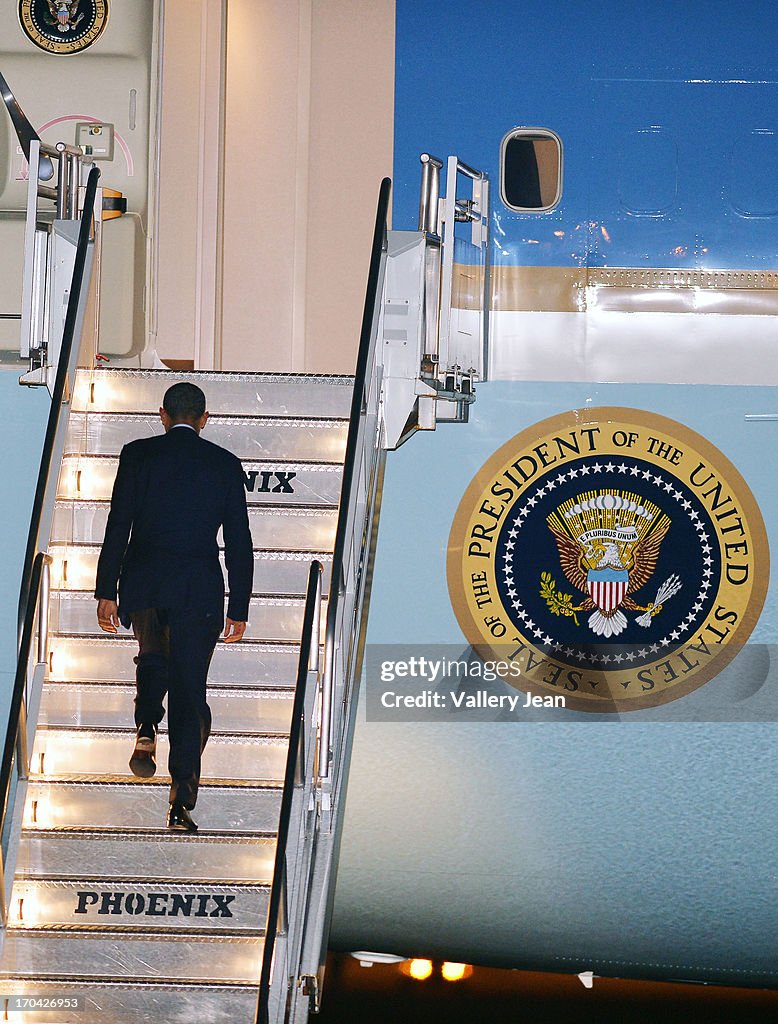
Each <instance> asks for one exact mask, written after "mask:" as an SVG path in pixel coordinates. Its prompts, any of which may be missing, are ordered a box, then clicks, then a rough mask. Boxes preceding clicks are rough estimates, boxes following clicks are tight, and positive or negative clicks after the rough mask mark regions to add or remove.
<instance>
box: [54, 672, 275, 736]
mask: <svg viewBox="0 0 778 1024" xmlns="http://www.w3.org/2000/svg"><path fill="white" fill-rule="evenodd" d="M134 697H135V687H134V686H133V685H131V684H127V683H114V684H106V685H101V684H100V683H86V682H76V683H62V682H55V683H52V682H49V683H46V684H45V685H44V687H43V696H42V700H41V710H40V715H39V718H38V721H39V724H40V725H47V726H61V727H68V726H79V727H89V728H93V729H94V728H96V729H101V728H113V727H117V726H118V727H123V728H130V729H131V728H133V727H134V718H133V711H134V705H133V700H134ZM293 701H294V694H293V692H292V691H291V690H280V689H279V690H270V689H267V690H260V689H256V690H253V689H252V690H237V689H235V688H234V687H232V688H219V687H214V686H210V687H209V688H208V704H209V706H210V708H211V714H212V715H213V722H214V728H216V729H218V730H219V731H220V732H257V733H265V734H267V733H278V734H279V735H286V734H288V732H289V726H290V720H291V715H292V703H293ZM160 729H161V730H162V731H163V732H164V731H166V730H167V719H163V720H162V722H161V724H160Z"/></svg>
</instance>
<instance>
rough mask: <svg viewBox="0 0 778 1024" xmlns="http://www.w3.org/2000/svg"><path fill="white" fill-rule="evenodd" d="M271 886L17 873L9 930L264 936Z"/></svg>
mask: <svg viewBox="0 0 778 1024" xmlns="http://www.w3.org/2000/svg"><path fill="white" fill-rule="evenodd" d="M268 895H269V892H268V886H262V885H218V884H216V883H214V882H206V883H198V882H182V883H178V882H170V881H166V880H165V879H159V881H153V882H148V881H142V880H138V879H126V878H116V879H112V880H110V881H98V880H95V879H91V878H82V879H80V880H78V881H41V880H38V879H27V878H24V877H23V876H20V875H17V876H16V879H15V880H14V885H13V891H12V893H11V901H10V905H9V908H8V922H9V925H10V927H12V928H14V927H23V928H25V929H28V930H37V929H42V928H51V927H56V928H79V929H81V928H100V929H101V930H102V929H112V928H122V929H132V930H133V931H139V930H143V931H145V930H147V929H148V930H155V931H157V930H159V931H166V930H168V929H171V930H174V931H189V930H192V931H200V932H206V933H207V932H218V931H219V929H223V930H224V931H228V932H241V931H248V932H251V933H253V934H256V935H260V934H261V933H262V932H263V931H264V927H265V916H266V914H267V901H268Z"/></svg>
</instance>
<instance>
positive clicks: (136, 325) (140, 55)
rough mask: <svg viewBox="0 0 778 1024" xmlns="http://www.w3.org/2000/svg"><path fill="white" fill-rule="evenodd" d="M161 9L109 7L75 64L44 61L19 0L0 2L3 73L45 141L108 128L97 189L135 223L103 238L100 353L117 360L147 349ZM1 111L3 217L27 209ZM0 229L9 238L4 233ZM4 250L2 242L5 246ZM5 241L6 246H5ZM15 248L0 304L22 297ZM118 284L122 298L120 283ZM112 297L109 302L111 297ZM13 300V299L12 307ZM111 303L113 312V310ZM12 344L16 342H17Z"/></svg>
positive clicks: (22, 167) (149, 2)
mask: <svg viewBox="0 0 778 1024" xmlns="http://www.w3.org/2000/svg"><path fill="white" fill-rule="evenodd" d="M157 8H158V2H157V0H114V2H113V3H111V5H110V14H109V20H108V25H107V27H106V29H105V31H104V32H103V34H102V36H100V38H99V39H98V40H97V41H96V42H95V43H94V44H93V45H92V46H91V47H90V48H89V49H87V50H85V51H83V52H81V53H78V54H72V55H64V56H63V55H58V54H51V53H47V52H45V51H43V50H41V49H39V48H38V47H36V46H35V45H34V44H33V43H32V42H31V41H30V40H29V39H28V38H27V37H26V35H25V34H24V33H23V31H22V29H21V27H20V25H19V21H18V15H17V9H18V3H17V2H16V0H0V17H2V25H3V29H2V34H1V35H0V71H2V73H3V75H4V76H5V78H6V80H7V81H8V84H9V85H10V87H11V89H12V90H13V92H14V94H15V96H16V98H17V99H18V100H19V102H20V104H21V106H22V108H23V109H24V111H25V113H26V114H27V117H28V118H29V119H30V121H31V122H32V124H33V127H34V128H35V129H36V130H37V131H38V133H39V134H40V136H41V138H42V139H43V140H44V141H45V142H48V143H50V144H52V145H53V144H55V143H57V142H59V141H62V142H67V143H70V144H75V141H76V124H77V122H79V121H89V120H98V121H103V122H106V123H109V124H112V125H114V129H115V145H114V157H113V160H111V161H100V163H99V167H100V171H101V184H103V185H107V186H109V187H110V188H114V189H118V190H119V191H121V192H122V193H123V194H124V195H125V197H126V198H127V208H128V210H129V211H131V212H132V213H133V214H134V215H135V216H134V217H133V218H130V219H128V223H126V224H124V225H122V226H121V227H117V223H116V222H114V223H113V224H111V225H109V228H110V230H107V231H106V238H107V239H108V248H109V251H108V252H107V253H106V260H105V263H106V266H107V267H109V268H110V274H111V285H110V289H107V288H104V290H103V294H104V301H103V307H102V315H101V329H102V331H103V337H102V339H101V348H102V349H103V350H104V351H106V352H109V353H114V354H116V355H127V354H130V353H135V352H140V351H141V350H142V349H143V347H144V345H145V338H146V331H145V323H144V310H143V293H144V287H145V283H146V256H145V244H141V240H142V239H143V236H144V234H145V230H146V226H147V224H148V206H149V201H148V196H149V151H150V145H149V139H150V134H153V131H150V125H151V122H152V121H155V120H156V115H155V110H154V107H155V104H154V101H153V65H154V59H153V48H154V38H155V35H154V22H155V16H156V15H155V12H156V10H157ZM18 150H19V146H18V142H17V139H16V135H15V133H14V131H13V127H12V125H11V122H10V119H9V118H8V116H7V114H6V111H5V110H4V109H0V210H3V211H7V210H12V211H22V210H24V208H25V205H26V189H27V183H26V180H25V178H26V164H25V161H24V159H23V157H22V154H21V153H20V152H19V151H18ZM0 230H3V231H4V230H5V229H4V228H0ZM3 242H5V238H3ZM10 242H11V239H10V237H9V243H10ZM22 258H23V254H22V247H21V245H15V244H9V246H8V247H6V245H5V244H3V246H2V250H0V271H1V273H0V276H1V277H2V278H3V279H4V283H3V284H2V285H0V289H2V291H0V294H2V296H3V304H4V305H5V304H7V301H8V300H7V299H6V295H5V291H6V284H5V279H7V281H8V288H9V289H11V288H13V287H16V288H17V289H19V298H18V299H17V300H16V304H17V306H18V305H20V282H21V266H22ZM118 281H121V282H122V287H121V290H120V291H118V290H117V288H116V282H118ZM109 292H110V294H109ZM10 298H11V297H10V296H9V299H10ZM114 298H116V299H117V301H116V303H115V304H113V305H112V303H113V300H114ZM14 344H15V343H14Z"/></svg>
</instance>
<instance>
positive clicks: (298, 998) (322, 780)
mask: <svg viewBox="0 0 778 1024" xmlns="http://www.w3.org/2000/svg"><path fill="white" fill-rule="evenodd" d="M390 192H391V181H390V180H389V178H384V180H383V181H382V183H381V188H380V191H379V198H378V208H377V212H376V220H375V228H374V232H373V244H372V250H371V257H370V269H369V272H368V278H367V288H366V295H365V306H364V312H363V317H362V327H361V333H360V342H359V351H358V355H357V363H356V371H355V377H354V391H353V395H352V401H351V412H350V418H349V427H348V436H347V440H346V453H345V461H344V466H343V477H342V483H341V491H340V504H339V510H338V523H337V527H336V534H335V547H334V553H333V561H332V569H331V577H330V586H329V593H328V599H327V600H328V606H327V620H326V628H325V644H324V663H323V666H321V668H320V667H319V662H318V656H319V647H318V644H315V645H314V646H313V648H311V650H310V656H311V657H312V658H313V661H312V663H311V668H310V669H309V671H308V676H307V687H306V690H305V695H306V696H305V699H307V700H308V701H309V703H308V707H309V709H310V713H311V716H312V719H313V721H312V724H313V725H314V726H318V735H316V734H315V733H314V738H315V739H316V741H317V742H316V750H311V749H310V747H309V749H308V750H307V751H305V756H304V762H305V763H304V765H303V757H302V754H301V753H300V752H299V751H298V750H296V749H295V747H296V746H297V743H298V741H297V740H296V739H295V740H294V741H293V742H292V743H290V752H289V755H288V759H287V776H286V779H285V782H284V796H285V797H287V795H288V801H289V806H290V808H291V800H292V797H293V796H294V795H295V794H296V796H297V799H298V805H297V808H298V812H299V815H298V819H299V820H297V829H298V832H297V837H296V838H297V842H296V845H295V846H292V845H291V844H290V841H289V836H288V833H287V835H286V836H285V839H284V842H283V843H282V842H281V838H280V835H279V841H278V848H277V855H276V874H275V875H274V878H273V889H274V890H276V887H278V889H277V892H278V895H277V896H276V899H275V901H274V902H273V906H272V908H271V911H270V918H269V925H268V931H267V937H266V940H265V950H264V955H263V963H262V983H261V986H260V995H259V1001H258V1010H257V1024H282V1022H283V1024H287V1022H293V1021H296V1022H299V1021H300V1020H301V1019H307V1008H308V1006H309V1004H310V1005H311V1006H312V1007H313V1008H314V1009H318V1000H319V994H320V990H321V978H322V973H323V952H324V945H325V939H326V936H327V933H328V927H329V920H330V915H331V909H332V898H333V893H334V864H335V862H336V860H337V849H338V843H339V838H340V825H341V823H342V814H341V813H340V812H341V810H342V807H341V803H340V800H339V797H340V794H341V793H342V788H341V787H340V786H339V783H340V781H341V774H342V773H343V772H344V770H345V767H346V761H347V755H348V749H349V742H348V741H349V739H350V737H351V733H352V731H353V725H354V721H355V717H354V716H355V710H356V702H355V701H354V700H353V699H352V698H353V697H354V695H355V689H354V682H355V679H356V677H357V676H358V672H359V666H360V660H361V646H360V641H361V634H360V625H361V622H362V621H363V620H362V610H363V608H364V606H365V603H366V602H365V600H364V599H365V594H366V578H367V571H366V570H367V564H368V561H369V553H370V550H371V549H372V544H373V542H374V539H375V533H374V527H375V519H374V509H375V507H376V504H377V500H378V499H377V495H378V493H379V481H380V478H381V474H382V469H383V460H384V458H385V452H384V449H383V445H382V444H381V438H382V427H381V421H380V419H379V416H378V397H379V395H380V390H381V380H382V350H381V347H380V344H379V339H380V330H379V322H380V321H381V310H382V308H383V302H382V299H383V286H384V274H385V266H386V259H387V250H388V226H387V222H388V215H389V196H390ZM360 516H361V518H358V517H360ZM355 580H356V585H355ZM309 586H310V585H309ZM352 598H353V601H354V606H353V614H352V615H351V616H349V615H348V608H347V605H348V600H349V599H352ZM311 614H313V613H312V612H311ZM307 615H308V610H307V608H306V621H307ZM313 634H314V635H318V627H316V626H314V627H313ZM344 638H345V640H346V642H344V643H343V644H342V645H340V643H339V641H340V640H341V639H344ZM308 642H309V637H308V635H307V634H304V637H303V650H305V647H306V645H307V643H308ZM341 646H342V648H343V649H346V650H347V658H346V662H345V663H344V664H341V663H339V662H338V660H337V659H338V656H339V654H340V653H341ZM307 657H308V654H307V653H301V660H300V670H299V672H298V695H299V694H300V692H301V686H302V680H303V674H302V672H303V665H304V664H308V662H307V660H306V659H307ZM317 682H318V687H317V692H316V693H312V692H311V686H312V685H314V686H315V685H316V683H317ZM341 688H342V692H341ZM314 696H315V697H318V707H317V706H316V704H315V703H314V701H313V700H312V697H314ZM336 696H337V697H339V698H341V699H340V700H338V701H337V702H336ZM302 699H303V698H302V697H300V700H302ZM296 706H297V697H296ZM317 712H318V714H317ZM295 714H296V713H295ZM333 725H336V726H338V727H339V729H338V733H337V735H335V737H334V739H333ZM309 735H310V733H309ZM292 765H295V766H299V768H298V771H300V770H302V768H303V767H304V769H305V776H304V778H302V779H301V780H300V778H299V775H298V776H297V781H296V780H295V777H294V776H293V774H292V768H291V766H292ZM290 816H291V812H290ZM285 847H286V849H284V848H285ZM289 866H291V869H292V870H291V872H290V873H291V874H292V876H293V877H292V879H291V880H290V886H289V889H288V890H287V889H286V882H287V878H286V875H285V874H284V875H283V877H281V876H280V875H279V871H280V872H282V873H283V872H286V871H287V870H288V868H289ZM282 894H283V895H284V896H286V895H288V896H289V901H288V904H286V903H285V900H283V899H282V898H281V895H282ZM279 915H282V918H281V919H282V921H283V931H284V933H285V939H286V941H285V943H284V945H283V948H280V947H279V944H278V942H277V938H278V936H279V934H280V929H279V928H278V922H279ZM271 928H272V929H273V933H272V936H271V931H270V929H271ZM268 940H270V941H268Z"/></svg>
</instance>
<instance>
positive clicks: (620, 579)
mask: <svg viewBox="0 0 778 1024" xmlns="http://www.w3.org/2000/svg"><path fill="white" fill-rule="evenodd" d="M628 583H629V573H628V572H627V570H626V569H590V570H589V572H588V574H587V576H586V585H587V587H588V590H589V596H590V597H591V599H592V601H594V603H595V604H596V605H597V607H598V608H599V609H600V611H601V612H614V611H615V610H616V609H617V608H618V607H619V605H620V604H621V602H622V601H623V600H624V596H625V594H626V593H627V585H628Z"/></svg>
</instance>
